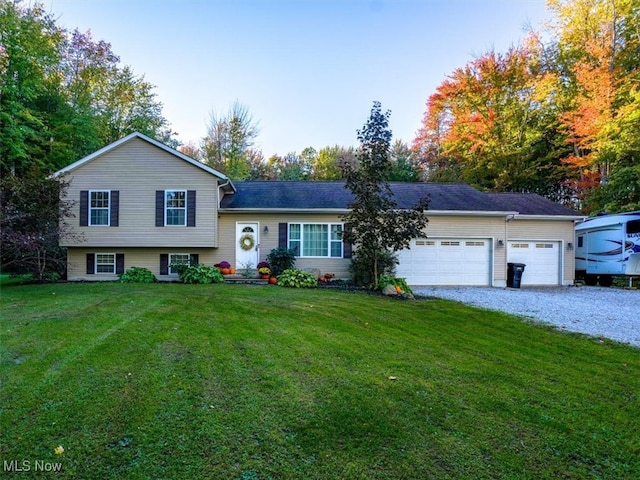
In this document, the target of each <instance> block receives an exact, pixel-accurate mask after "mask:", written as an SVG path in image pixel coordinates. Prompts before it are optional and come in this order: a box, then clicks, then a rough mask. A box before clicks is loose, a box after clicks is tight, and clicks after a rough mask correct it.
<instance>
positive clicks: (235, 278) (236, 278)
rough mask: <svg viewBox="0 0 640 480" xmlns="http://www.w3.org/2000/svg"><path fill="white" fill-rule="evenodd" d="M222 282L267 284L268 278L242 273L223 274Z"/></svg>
mask: <svg viewBox="0 0 640 480" xmlns="http://www.w3.org/2000/svg"><path fill="white" fill-rule="evenodd" d="M224 283H232V284H240V285H268V284H269V280H268V279H262V278H258V277H248V278H247V277H244V276H242V275H238V274H236V275H225V276H224Z"/></svg>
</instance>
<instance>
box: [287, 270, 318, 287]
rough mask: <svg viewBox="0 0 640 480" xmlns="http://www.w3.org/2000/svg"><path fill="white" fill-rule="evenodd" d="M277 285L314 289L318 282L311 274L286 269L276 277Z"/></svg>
mask: <svg viewBox="0 0 640 480" xmlns="http://www.w3.org/2000/svg"><path fill="white" fill-rule="evenodd" d="M278 285H280V286H282V287H291V288H316V287H317V286H318V280H316V277H315V276H314V275H313V274H312V273H309V272H303V271H302V270H294V269H288V270H285V271H284V272H282V274H280V275H279V276H278Z"/></svg>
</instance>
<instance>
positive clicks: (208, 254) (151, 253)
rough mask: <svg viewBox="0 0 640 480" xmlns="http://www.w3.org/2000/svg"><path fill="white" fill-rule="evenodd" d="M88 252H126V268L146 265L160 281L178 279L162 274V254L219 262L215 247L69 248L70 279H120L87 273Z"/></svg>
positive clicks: (206, 261)
mask: <svg viewBox="0 0 640 480" xmlns="http://www.w3.org/2000/svg"><path fill="white" fill-rule="evenodd" d="M88 253H115V254H119V253H120V254H124V270H125V271H126V270H127V269H129V268H131V267H134V266H135V267H144V268H147V269H149V270H151V272H153V274H154V275H155V276H156V278H158V280H160V281H177V279H178V276H177V275H160V255H161V254H165V253H166V254H171V253H189V254H194V253H195V254H198V257H199V258H198V262H199V263H202V264H205V265H214V264H215V263H218V261H219V260H216V258H217V256H216V255H217V251H216V249H213V248H207V249H204V248H189V247H182V246H181V247H168V248H84V247H83V248H69V249H68V251H67V278H68V279H69V280H70V281H92V282H97V281H114V280H118V276H117V275H113V274H87V268H86V267H87V263H86V258H87V254H88Z"/></svg>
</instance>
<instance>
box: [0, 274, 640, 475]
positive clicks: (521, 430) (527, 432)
mask: <svg viewBox="0 0 640 480" xmlns="http://www.w3.org/2000/svg"><path fill="white" fill-rule="evenodd" d="M1 308H2V310H1V315H2V323H1V328H0V333H1V336H0V380H1V382H2V384H1V385H2V387H1V388H2V390H1V398H0V402H1V405H0V406H1V409H2V411H1V414H2V417H1V432H0V434H1V444H0V455H1V458H0V462H3V465H0V467H3V469H5V470H6V468H7V465H9V466H11V464H7V462H10V461H14V460H17V461H19V462H22V461H24V460H27V461H29V462H30V468H31V471H29V472H22V473H20V472H15V471H14V472H13V474H12V476H13V477H15V478H33V476H34V473H37V474H38V478H74V479H75V478H84V479H89V478H96V479H98V478H99V479H111V478H114V479H115V478H117V479H151V478H159V479H160V478H162V479H197V478H207V479H208V478H212V479H213V478H215V479H243V480H255V479H333V478H336V479H338V478H339V479H430V478H433V479H468V478H469V479H471V478H474V479H475V478H500V479H557V478H578V479H582V478H584V479H595V478H598V479H599V478H602V479H626V478H628V479H637V478H640V428H639V426H640V402H639V400H638V395H639V394H640V350H639V349H637V348H632V347H629V346H625V345H620V344H616V343H613V342H609V341H604V340H602V339H594V338H589V337H584V336H578V335H569V334H562V333H559V332H556V331H554V330H552V329H550V328H546V327H541V326H535V325H531V324H528V323H527V322H524V321H521V320H518V319H516V318H514V317H511V316H508V315H502V314H499V313H496V312H490V311H485V310H479V309H474V308H470V307H466V306H463V305H460V304H457V303H455V302H449V301H444V300H419V301H398V300H394V299H389V298H382V297H376V296H371V295H367V294H362V293H347V292H333V291H327V290H307V291H301V290H290V289H284V288H280V287H273V286H269V287H256V286H253V287H252V286H232V285H179V284H170V285H167V284H156V285H144V286H142V285H121V284H115V283H113V284H51V285H40V286H37V285H31V286H28V285H27V286H7V287H4V288H3V290H2V299H1ZM58 446H62V447H63V448H64V453H62V454H59V455H58V454H56V453H55V452H54V449H55V448H56V447H58ZM36 461H41V462H57V463H60V464H61V468H62V471H61V472H59V473H51V472H50V473H47V472H42V471H40V472H34V468H35V465H36V464H35V462H36ZM40 465H41V464H40ZM14 470H15V469H14ZM3 473H7V472H3Z"/></svg>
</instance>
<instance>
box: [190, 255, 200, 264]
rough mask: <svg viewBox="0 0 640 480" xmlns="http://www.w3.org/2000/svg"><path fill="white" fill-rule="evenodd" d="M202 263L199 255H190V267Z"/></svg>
mask: <svg viewBox="0 0 640 480" xmlns="http://www.w3.org/2000/svg"><path fill="white" fill-rule="evenodd" d="M199 263H200V255H199V254H198V253H192V254H191V255H189V265H198V264H199Z"/></svg>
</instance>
